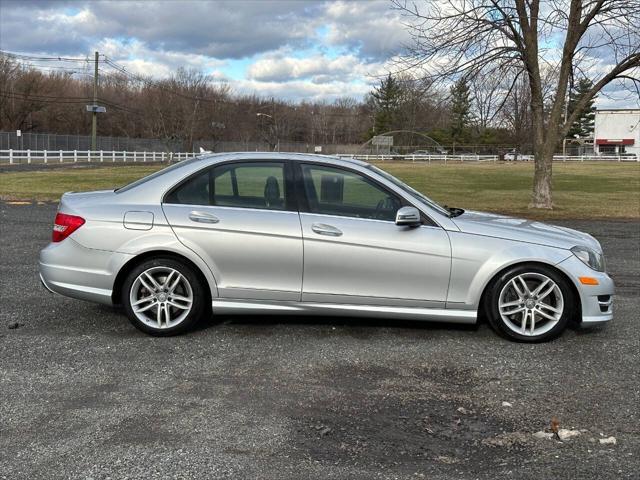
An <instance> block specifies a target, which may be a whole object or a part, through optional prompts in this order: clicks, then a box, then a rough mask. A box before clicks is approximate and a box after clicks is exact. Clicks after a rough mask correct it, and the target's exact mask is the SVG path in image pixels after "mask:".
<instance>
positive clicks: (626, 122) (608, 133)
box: [593, 108, 640, 158]
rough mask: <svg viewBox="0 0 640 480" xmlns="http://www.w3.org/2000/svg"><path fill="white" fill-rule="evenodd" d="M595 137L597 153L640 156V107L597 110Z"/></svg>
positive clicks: (594, 145) (594, 146)
mask: <svg viewBox="0 0 640 480" xmlns="http://www.w3.org/2000/svg"><path fill="white" fill-rule="evenodd" d="M593 137H594V140H593V148H594V150H595V153H596V154H597V155H627V154H628V155H633V154H635V155H636V156H637V157H638V158H640V108H623V109H604V110H597V111H596V121H595V128H594V132H593Z"/></svg>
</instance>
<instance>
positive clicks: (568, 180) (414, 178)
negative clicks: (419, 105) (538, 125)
mask: <svg viewBox="0 0 640 480" xmlns="http://www.w3.org/2000/svg"><path fill="white" fill-rule="evenodd" d="M378 166H379V167H381V168H383V169H385V170H387V171H388V172H390V173H392V174H393V175H395V176H397V177H398V178H400V179H402V180H403V181H405V182H407V183H408V184H409V185H411V186H412V187H414V188H416V189H417V190H420V191H421V192H424V193H425V194H426V195H428V196H430V197H431V198H433V199H434V200H436V201H438V202H440V203H441V204H446V205H449V206H456V207H462V208H465V209H473V210H484V211H491V212H501V213H505V214H509V215H517V216H523V217H527V218H540V219H554V218H558V219H560V218H575V219H588V218H628V219H640V165H639V164H637V163H628V164H624V163H623V164H620V163H615V164H611V163H584V164H583V163H566V164H564V163H559V164H554V167H553V168H554V203H555V208H554V209H553V210H552V211H535V210H530V209H529V208H528V204H529V200H530V196H531V184H532V178H533V165H532V164H529V163H526V164H525V163H517V164H516V163H464V164H460V163H451V164H447V165H444V164H431V165H428V164H418V163H408V162H407V163H406V162H393V163H392V162H384V163H379V164H378ZM158 168H159V167H158V166H151V165H144V166H141V165H118V166H109V167H99V168H64V169H51V170H46V169H43V170H39V171H22V172H11V171H9V172H6V173H0V198H1V199H3V200H37V201H57V200H58V199H59V198H60V196H61V195H62V193H64V192H66V191H70V190H72V191H83V190H96V189H106V188H115V187H118V186H122V185H124V184H126V183H128V182H130V181H132V180H134V179H136V178H139V177H141V176H144V175H146V174H148V173H151V172H153V171H155V170H157V169H158Z"/></svg>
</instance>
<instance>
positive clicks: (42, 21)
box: [0, 0, 408, 100]
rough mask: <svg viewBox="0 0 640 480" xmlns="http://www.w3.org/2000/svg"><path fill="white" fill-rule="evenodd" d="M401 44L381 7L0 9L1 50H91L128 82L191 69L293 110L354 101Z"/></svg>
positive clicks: (204, 4)
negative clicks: (304, 103) (131, 77)
mask: <svg viewBox="0 0 640 480" xmlns="http://www.w3.org/2000/svg"><path fill="white" fill-rule="evenodd" d="M407 40H408V39H407V34H406V31H405V29H404V28H403V27H402V25H401V24H400V18H399V15H398V13H397V12H395V11H394V10H392V9H391V8H390V3H389V1H388V0H368V1H349V2H346V1H314V0H309V1H302V0H279V1H266V0H262V1H260V0H257V1H253V0H243V1H239V0H235V1H216V2H210V1H182V2H180V1H168V0H162V1H151V0H147V1H24V0H23V1H13V0H0V49H2V50H6V51H10V52H14V53H27V54H44V55H65V56H73V57H75V56H86V55H88V54H91V53H92V52H93V51H94V50H98V51H99V52H100V53H104V54H105V55H107V56H108V57H110V58H111V59H113V60H114V61H116V62H118V63H120V64H122V65H124V66H126V67H127V68H128V69H129V70H131V71H133V72H136V73H143V74H148V75H153V76H156V77H162V76H166V75H168V74H169V73H170V72H171V71H172V70H175V69H176V68H178V67H180V66H182V67H193V68H197V69H200V70H202V71H204V72H206V73H208V74H210V75H211V76H213V77H214V78H217V79H220V80H221V81H224V80H228V81H229V83H230V85H231V86H232V87H233V89H234V90H235V91H237V92H248V93H252V92H255V93H258V94H261V95H269V96H270V95H275V96H277V97H284V98H289V99H294V100H300V99H319V98H322V99H332V98H335V97H339V96H345V95H347V96H353V97H356V98H361V97H362V96H363V95H364V94H365V93H366V92H368V91H369V90H370V89H371V84H372V83H375V82H377V77H376V76H379V75H382V74H384V73H385V72H386V71H387V68H388V67H387V64H388V62H389V60H390V59H391V58H392V56H393V55H394V54H395V53H396V52H397V51H398V50H399V49H400V48H401V45H402V44H403V42H406V41H407Z"/></svg>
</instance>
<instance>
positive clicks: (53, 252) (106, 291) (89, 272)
mask: <svg viewBox="0 0 640 480" xmlns="http://www.w3.org/2000/svg"><path fill="white" fill-rule="evenodd" d="M130 258H132V257H131V255H126V254H122V253H115V252H108V251H104V250H94V249H90V248H86V247H83V246H82V245H80V244H79V243H78V242H76V241H74V240H73V238H71V237H70V238H67V239H65V240H63V241H62V242H59V243H50V244H49V245H47V246H46V247H45V248H44V249H43V250H41V251H40V261H39V270H40V281H41V282H42V284H43V285H44V287H45V288H46V289H47V290H49V291H51V292H53V293H58V294H60V295H64V296H67V297H72V298H77V299H80V300H87V301H90V302H97V303H103V304H106V305H111V304H112V303H113V302H112V299H111V293H112V290H113V284H114V282H115V278H116V275H117V273H118V271H119V270H120V268H121V267H122V265H124V264H125V263H126V262H127V261H128V260H129V259H130Z"/></svg>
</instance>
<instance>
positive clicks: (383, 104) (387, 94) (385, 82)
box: [371, 74, 403, 135]
mask: <svg viewBox="0 0 640 480" xmlns="http://www.w3.org/2000/svg"><path fill="white" fill-rule="evenodd" d="M402 93H403V92H402V86H401V84H400V82H399V81H398V80H396V79H395V78H394V77H393V76H392V75H391V74H389V75H388V76H387V78H384V79H382V80H380V85H378V86H377V87H374V89H373V92H371V102H372V104H373V108H374V111H375V119H374V125H373V134H374V135H380V134H381V133H384V132H388V131H390V130H393V129H394V128H395V123H396V120H397V114H398V109H399V107H400V101H401V99H402Z"/></svg>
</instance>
